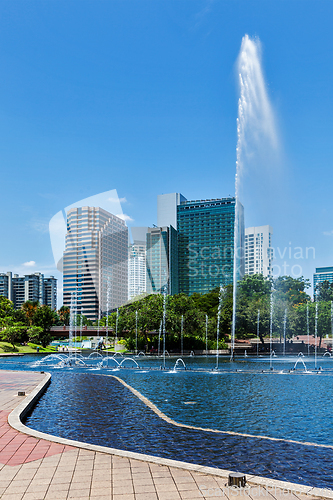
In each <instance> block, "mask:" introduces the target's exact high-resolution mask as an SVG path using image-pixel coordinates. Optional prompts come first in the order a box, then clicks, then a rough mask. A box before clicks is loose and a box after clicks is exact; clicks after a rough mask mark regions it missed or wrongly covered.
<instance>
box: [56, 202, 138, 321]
mask: <svg viewBox="0 0 333 500" xmlns="http://www.w3.org/2000/svg"><path fill="white" fill-rule="evenodd" d="M127 259H128V230H127V227H126V224H125V222H124V221H123V220H122V219H120V218H119V217H117V216H115V215H112V214H110V213H109V212H107V211H106V210H103V209H102V208H99V207H80V208H72V209H71V210H69V211H68V214H67V234H66V248H65V252H64V258H63V268H64V301H63V302H64V305H67V306H70V303H71V294H72V293H73V292H76V294H77V309H78V312H82V314H84V315H85V316H86V317H87V318H88V319H91V320H96V319H98V318H100V317H101V316H103V315H105V314H106V311H107V309H108V310H109V311H110V310H112V309H114V308H116V307H118V306H120V305H122V304H124V303H125V302H126V301H127V297H128V261H127Z"/></svg>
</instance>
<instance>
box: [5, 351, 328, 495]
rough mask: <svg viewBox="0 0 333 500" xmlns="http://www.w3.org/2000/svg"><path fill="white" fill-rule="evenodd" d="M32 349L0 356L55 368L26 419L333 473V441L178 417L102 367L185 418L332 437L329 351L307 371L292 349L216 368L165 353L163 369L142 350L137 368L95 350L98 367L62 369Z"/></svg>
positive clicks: (324, 476)
mask: <svg viewBox="0 0 333 500" xmlns="http://www.w3.org/2000/svg"><path fill="white" fill-rule="evenodd" d="M36 359H40V357H38V358H37V357H36V356H24V358H10V359H8V358H7V359H5V360H4V359H3V358H0V368H3V369H38V370H41V369H45V370H47V371H51V372H52V384H51V386H50V388H49V389H48V390H47V392H46V393H45V395H44V396H43V397H42V398H41V400H40V402H39V403H38V404H37V406H36V408H35V409H34V410H33V412H32V414H31V415H30V416H29V417H28V419H27V425H29V426H30V427H33V428H35V429H38V430H41V431H44V432H49V433H52V434H57V435H60V436H63V437H67V438H71V439H77V440H81V441H87V442H91V443H95V444H101V445H104V446H111V447H116V448H121V449H127V450H131V451H137V452H143V453H147V454H152V455H158V456H163V457H167V458H173V459H176V460H184V461H187V462H193V463H200V464H203V465H208V466H213V467H220V468H225V469H231V470H239V471H242V472H245V473H248V474H249V473H251V474H257V475H262V476H265V477H270V478H276V479H281V480H288V481H292V482H297V483H302V484H308V485H311V486H318V487H330V485H331V484H332V482H333V477H332V474H331V468H332V461H333V460H332V459H333V450H332V449H325V448H318V447H314V446H304V445H301V444H293V443H287V442H285V441H279V442H274V441H268V440H264V439H259V438H255V437H254V438H244V437H238V436H229V435H226V434H213V433H209V432H205V431H200V430H190V429H184V428H179V427H175V426H173V425H171V424H167V423H166V422H164V421H162V420H161V419H160V418H159V417H157V416H156V415H155V414H154V413H153V412H152V411H151V410H150V409H149V408H147V407H146V406H145V405H144V404H143V403H142V402H141V401H140V400H138V399H137V398H136V397H135V396H134V395H133V394H132V393H131V392H130V391H129V390H128V389H126V388H125V387H123V386H122V385H121V384H120V383H119V382H118V381H116V380H115V379H113V378H111V377H105V376H100V375H107V374H109V375H112V374H114V375H116V376H118V377H121V378H122V379H123V380H125V381H126V382H127V383H128V384H130V385H131V386H132V387H134V388H136V389H137V390H139V391H140V392H141V393H142V394H144V395H145V396H146V397H148V399H150V400H151V401H152V402H153V403H155V404H156V405H157V407H158V408H159V409H160V410H161V411H163V412H164V413H165V414H167V415H168V416H169V417H170V418H172V419H174V420H176V421H177V422H180V423H184V424H189V425H194V426H200V427H204V428H211V429H219V430H222V431H223V430H227V431H236V432H242V433H247V434H251V435H262V436H271V437H277V438H280V439H293V440H296V441H301V442H305V441H307V442H313V443H319V444H326V445H327V444H330V445H332V446H333V418H332V399H331V386H332V382H333V359H332V360H331V358H328V357H325V358H320V360H318V366H319V365H321V367H322V372H321V373H308V374H307V373H305V372H304V370H303V367H301V365H300V364H299V365H298V367H297V371H296V373H289V370H290V369H291V368H292V367H293V366H294V364H295V361H296V358H291V357H286V358H285V359H274V362H273V367H274V370H273V373H270V371H269V360H267V358H266V359H261V358H258V359H257V358H246V359H239V360H237V361H236V362H233V363H230V362H229V360H227V359H225V360H223V359H221V360H220V361H221V362H220V371H219V372H218V373H215V372H213V371H211V370H212V368H214V366H215V359H213V358H196V357H193V358H184V359H185V362H186V364H187V368H188V370H186V371H183V370H180V371H177V372H176V373H174V372H173V371H172V368H173V366H174V363H175V359H167V360H166V364H167V370H165V371H161V370H158V369H157V368H158V367H159V366H160V365H161V360H158V359H150V358H145V357H140V358H136V360H137V361H138V363H139V365H140V368H141V369H140V370H138V369H120V370H116V371H114V370H113V369H110V370H107V369H103V370H99V369H97V366H96V363H97V361H96V360H95V362H94V364H95V366H94V367H82V368H81V367H80V368H73V367H69V368H61V369H59V368H55V367H49V366H46V365H42V366H39V367H36V366H35V363H34V362H35V361H36ZM119 360H120V359H119ZM119 360H118V361H119ZM304 361H305V363H306V365H307V368H308V369H313V368H314V360H313V358H312V359H311V360H308V359H307V358H306V357H305V358H304ZM114 364H115V363H114ZM128 364H130V362H128ZM133 366H134V364H133ZM196 370H198V371H196ZM236 370H237V371H236ZM262 370H264V371H262ZM282 371H283V372H282ZM189 402H190V403H191V404H185V403H189ZM45 415H47V417H48V418H47V419H46V418H45Z"/></svg>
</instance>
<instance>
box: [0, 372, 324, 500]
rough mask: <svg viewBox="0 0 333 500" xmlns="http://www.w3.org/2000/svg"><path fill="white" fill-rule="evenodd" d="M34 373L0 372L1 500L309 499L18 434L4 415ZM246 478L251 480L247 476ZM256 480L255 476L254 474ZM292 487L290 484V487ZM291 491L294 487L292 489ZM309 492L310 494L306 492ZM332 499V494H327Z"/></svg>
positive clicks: (37, 378) (38, 377) (33, 382)
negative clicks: (237, 485) (236, 485)
mask: <svg viewBox="0 0 333 500" xmlns="http://www.w3.org/2000/svg"><path fill="white" fill-rule="evenodd" d="M44 377H45V375H44V374H41V373H37V372H10V371H0V498H1V499H2V500H44V499H45V500H68V499H79V500H88V499H91V500H192V499H193V500H195V499H198V498H201V499H206V500H208V499H209V500H211V499H214V498H225V499H226V500H227V499H230V500H231V499H233V498H235V497H246V498H247V499H253V500H255V499H256V498H258V500H259V499H260V498H266V499H267V500H274V499H277V500H306V499H307V500H312V499H315V498H316V499H317V500H318V497H320V496H326V495H325V494H324V493H323V492H320V491H319V490H317V491H315V490H311V489H310V488H308V489H307V490H311V491H310V492H309V494H305V493H304V491H306V488H305V489H304V490H303V493H300V492H298V491H295V489H292V485H289V486H288V484H287V483H285V485H284V488H285V489H281V488H279V487H276V483H278V482H276V481H275V482H274V481H273V482H272V484H268V485H267V484H266V483H268V481H269V480H264V479H262V485H260V484H259V483H260V481H259V483H258V481H257V482H254V483H253V481H252V483H251V481H250V484H249V487H248V489H246V490H243V491H242V490H237V491H236V490H233V489H229V488H227V487H226V483H227V476H226V475H223V473H222V475H221V472H220V475H214V474H206V473H203V472H198V471H195V470H187V469H186V466H185V468H180V467H172V466H168V465H163V464H161V463H154V462H150V461H146V460H138V459H134V458H131V457H122V456H117V455H115V454H112V453H101V452H99V451H92V450H88V449H84V448H82V447H76V446H68V445H66V444H58V443H54V442H52V441H48V440H46V439H38V438H36V437H32V436H29V435H28V434H25V433H22V432H18V431H16V430H15V429H13V428H12V427H10V426H9V424H8V421H7V418H8V414H9V413H10V411H11V410H12V409H14V408H15V407H16V406H17V405H18V404H19V403H20V402H21V401H22V399H23V398H22V397H19V396H17V392H18V390H20V391H21V390H23V391H25V392H26V393H27V394H28V393H29V392H31V391H32V390H34V389H35V387H36V386H37V385H38V384H40V383H41V382H42V381H43V380H44ZM250 479H251V478H250ZM257 479H260V478H257ZM294 486H295V485H294ZM296 490H297V488H296ZM313 492H314V493H315V495H313V494H312V493H313ZM331 498H333V495H332V496H331Z"/></svg>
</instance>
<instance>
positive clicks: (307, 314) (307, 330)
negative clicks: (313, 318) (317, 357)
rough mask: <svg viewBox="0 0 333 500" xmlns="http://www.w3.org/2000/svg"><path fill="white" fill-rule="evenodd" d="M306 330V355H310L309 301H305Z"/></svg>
mask: <svg viewBox="0 0 333 500" xmlns="http://www.w3.org/2000/svg"><path fill="white" fill-rule="evenodd" d="M306 332H307V334H308V356H310V328H309V302H307V303H306Z"/></svg>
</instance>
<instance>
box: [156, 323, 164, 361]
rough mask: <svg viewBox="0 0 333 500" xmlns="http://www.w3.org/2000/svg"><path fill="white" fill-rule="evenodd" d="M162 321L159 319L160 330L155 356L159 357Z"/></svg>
mask: <svg viewBox="0 0 333 500" xmlns="http://www.w3.org/2000/svg"><path fill="white" fill-rule="evenodd" d="M162 326H163V320H162V319H161V322H160V328H159V330H158V346H157V356H158V357H160V351H161V335H162Z"/></svg>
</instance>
